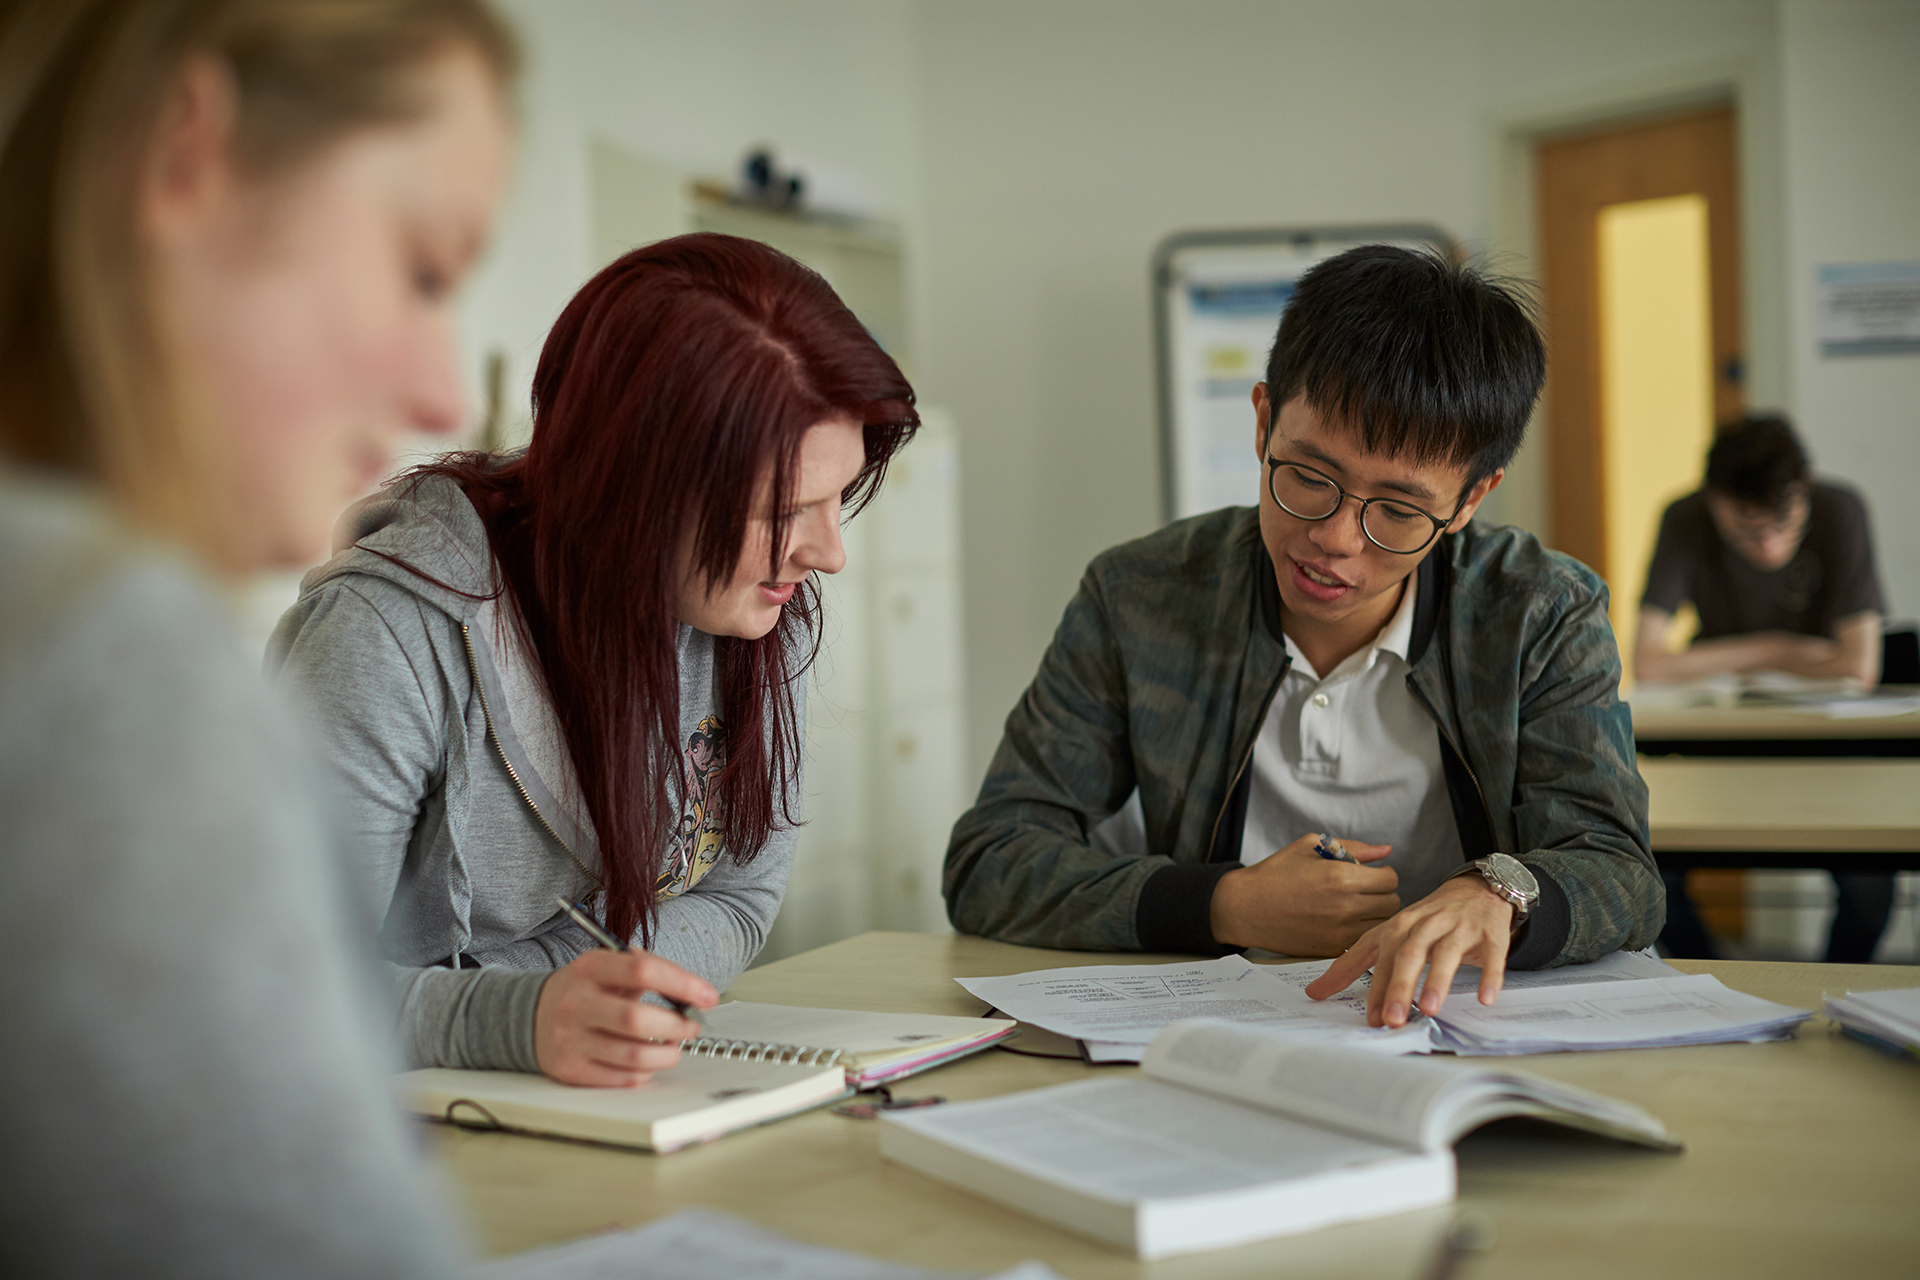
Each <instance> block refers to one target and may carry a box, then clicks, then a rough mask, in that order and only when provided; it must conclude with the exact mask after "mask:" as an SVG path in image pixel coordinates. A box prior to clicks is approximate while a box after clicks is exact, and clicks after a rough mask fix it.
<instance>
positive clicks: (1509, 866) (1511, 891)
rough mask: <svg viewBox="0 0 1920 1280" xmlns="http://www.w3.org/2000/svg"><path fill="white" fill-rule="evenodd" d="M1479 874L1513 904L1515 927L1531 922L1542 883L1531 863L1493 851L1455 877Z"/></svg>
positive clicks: (1456, 873)
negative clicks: (1530, 867)
mask: <svg viewBox="0 0 1920 1280" xmlns="http://www.w3.org/2000/svg"><path fill="white" fill-rule="evenodd" d="M1469 873H1477V874H1478V875H1480V876H1481V877H1482V878H1483V879H1485V880H1486V882H1487V887H1488V888H1490V889H1492V890H1493V891H1494V892H1495V893H1497V894H1499V895H1500V896H1501V897H1503V898H1505V899H1506V900H1507V901H1508V902H1511V903H1512V904H1513V927H1514V928H1516V929H1518V928H1519V927H1520V926H1521V925H1523V924H1525V923H1526V922H1527V916H1528V915H1529V914H1531V913H1532V911H1533V906H1534V904H1535V903H1536V902H1538V901H1540V882H1539V881H1538V880H1535V879H1534V878H1533V872H1531V871H1529V870H1527V864H1526V863H1524V862H1522V861H1520V859H1518V858H1515V857H1513V856H1511V855H1510V854H1505V853H1490V854H1488V855H1487V856H1486V857H1484V858H1475V859H1474V860H1473V861H1472V862H1469V863H1468V864H1467V865H1466V866H1464V867H1461V868H1460V869H1459V870H1458V871H1456V872H1454V873H1453V875H1452V876H1448V877H1447V879H1449V880H1451V879H1453V876H1464V875H1467V874H1469Z"/></svg>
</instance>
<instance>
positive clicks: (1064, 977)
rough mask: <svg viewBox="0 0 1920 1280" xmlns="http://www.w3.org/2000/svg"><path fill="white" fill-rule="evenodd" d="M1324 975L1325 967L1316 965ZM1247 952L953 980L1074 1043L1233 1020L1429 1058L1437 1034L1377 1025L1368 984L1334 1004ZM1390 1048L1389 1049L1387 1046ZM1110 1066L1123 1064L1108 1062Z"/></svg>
mask: <svg viewBox="0 0 1920 1280" xmlns="http://www.w3.org/2000/svg"><path fill="white" fill-rule="evenodd" d="M1314 963H1315V964H1317V965H1318V966H1319V967H1320V968H1321V969H1324V968H1325V962H1324V961H1321V962H1314ZM1300 968H1302V966H1298V965H1289V966H1278V965H1256V964H1250V963H1249V962H1248V961H1247V960H1246V959H1245V958H1243V957H1241V956H1222V957H1221V958H1220V959H1218V960H1196V961H1193V962H1191V963H1187V964H1136V965H1126V964H1108V965H1087V966H1084V967H1080V968H1071V969H1040V970H1036V971H1034V972H1032V973H1016V974H1009V975H1006V976H1004V977H997V978H958V979H955V981H957V982H959V984H960V985H961V986H963V987H965V988H966V989H967V990H968V991H970V992H972V993H973V994H974V995H976V996H978V997H979V998H980V999H982V1000H985V1001H986V1002H987V1003H988V1004H990V1005H992V1006H993V1007H994V1008H996V1009H998V1010H1000V1012H1002V1013H1004V1014H1006V1015H1007V1016H1008V1017H1010V1018H1018V1019H1019V1020H1020V1021H1022V1022H1025V1023H1030V1024H1032V1025H1033V1026H1037V1027H1044V1028H1046V1029H1047V1030H1048V1031H1052V1032H1056V1033H1058V1034H1060V1035H1063V1036H1071V1037H1073V1038H1074V1039H1076V1040H1086V1041H1091V1042H1101V1043H1103V1044H1106V1045H1120V1044H1132V1045H1145V1044H1146V1043H1147V1041H1149V1040H1151V1039H1153V1035H1154V1032H1156V1031H1158V1030H1159V1029H1160V1028H1162V1027H1164V1026H1167V1025H1169V1024H1170V1023H1175V1022H1179V1021H1180V1020H1181V1019H1183V1018H1226V1019H1228V1020H1229V1021H1233V1022H1240V1023H1246V1024H1249V1025H1252V1026H1258V1027H1262V1028H1265V1029H1268V1030H1272V1031H1274V1032H1277V1033H1285V1034H1287V1035H1288V1036H1289V1037H1298V1038H1300V1039H1303V1040H1309V1041H1313V1042H1316V1043H1335V1042H1338V1043H1350V1042H1351V1043H1366V1042H1375V1043H1373V1044H1371V1045H1369V1047H1379V1048H1383V1049H1386V1051H1388V1052H1397V1053H1424V1052H1426V1051H1427V1049H1428V1047H1429V1043H1430V1040H1431V1035H1432V1032H1431V1028H1430V1027H1429V1026H1428V1024H1427V1022H1426V1020H1425V1019H1423V1018H1416V1019H1414V1020H1413V1021H1412V1022H1409V1023H1408V1024H1407V1026H1405V1027H1401V1028H1397V1029H1392V1030H1390V1029H1388V1028H1384V1027H1369V1026H1367V1020H1366V1003H1367V989H1366V986H1365V980H1364V979H1363V980H1362V981H1361V982H1356V983H1355V984H1354V985H1352V986H1351V987H1349V988H1347V990H1346V991H1344V992H1342V993H1341V994H1339V995H1337V996H1334V997H1333V998H1332V999H1329V1000H1309V999H1308V998H1307V996H1306V993H1305V992H1304V991H1303V990H1302V988H1303V987H1304V986H1305V985H1306V983H1307V982H1308V981H1311V980H1312V978H1311V977H1308V978H1307V979H1306V980H1305V981H1301V980H1298V979H1296V978H1295V976H1294V975H1293V974H1291V973H1284V972H1280V970H1283V969H1300ZM1389 1046H1391V1047H1389ZM1107 1060H1109V1061H1111V1060H1116V1059H1112V1058H1109V1059H1107Z"/></svg>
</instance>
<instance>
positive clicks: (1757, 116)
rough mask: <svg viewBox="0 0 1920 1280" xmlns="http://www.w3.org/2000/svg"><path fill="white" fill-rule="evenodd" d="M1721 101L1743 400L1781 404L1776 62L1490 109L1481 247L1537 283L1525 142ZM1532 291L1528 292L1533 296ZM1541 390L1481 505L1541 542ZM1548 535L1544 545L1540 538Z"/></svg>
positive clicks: (1544, 485)
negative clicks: (1732, 206) (1732, 177)
mask: <svg viewBox="0 0 1920 1280" xmlns="http://www.w3.org/2000/svg"><path fill="white" fill-rule="evenodd" d="M1722 103H1731V105H1732V106H1733V109H1734V119H1735V129H1736V134H1735V137H1736V143H1737V146H1738V151H1739V157H1738V158H1739V164H1740V241H1741V245H1740V260H1741V268H1740V273H1741V294H1742V296H1741V311H1742V316H1741V320H1742V326H1743V331H1744V335H1745V364H1746V369H1745V373H1746V387H1747V405H1748V407H1749V408H1754V409H1764V408H1784V407H1787V406H1788V405H1789V392H1790V389H1791V388H1790V386H1789V382H1788V379H1789V376H1790V373H1789V370H1790V361H1789V359H1788V355H1789V347H1788V342H1789V339H1788V332H1787V279H1786V228H1785V222H1784V215H1783V209H1784V204H1785V201H1784V199H1783V185H1782V184H1783V176H1782V175H1783V164H1782V160H1781V145H1782V142H1781V127H1780V92H1779V74H1778V68H1777V67H1776V66H1774V65H1773V60H1772V59H1767V60H1766V61H1765V62H1761V61H1753V60H1742V61H1728V62H1723V63H1713V64H1707V65H1696V66H1693V67H1691V68H1685V69H1681V70H1677V71H1674V72H1672V73H1670V74H1662V75H1654V76H1648V77H1641V78H1636V79H1632V80H1622V81H1615V82H1612V83H1602V84H1598V85H1589V86H1585V87H1581V88H1577V89H1570V90H1568V91H1566V92H1565V93H1558V94H1552V95H1545V96H1539V97H1534V98H1530V99H1527V100H1524V101H1522V102H1519V103H1516V104H1514V105H1512V106H1510V107H1508V108H1505V109H1502V110H1497V111H1494V112H1491V113H1490V114H1489V115H1488V118H1487V128H1486V133H1485V135H1484V136H1485V137H1486V139H1487V147H1488V150H1489V153H1490V155H1491V157H1492V160H1493V165H1492V168H1493V175H1492V176H1493V183H1494V189H1493V193H1492V202H1491V205H1492V225H1493V234H1492V237H1491V240H1490V243H1489V245H1488V250H1489V258H1490V260H1491V262H1492V265H1493V267H1494V269H1495V270H1497V271H1499V272H1500V273H1502V274H1505V275H1509V276H1514V277H1517V278H1519V279H1521V280H1524V281H1526V282H1527V283H1528V284H1529V285H1530V286H1532V287H1533V288H1534V289H1536V290H1537V289H1538V288H1539V286H1540V275H1541V268H1540V259H1541V252H1540V241H1539V228H1538V220H1537V218H1536V217H1535V209H1534V200H1535V196H1536V192H1537V190H1538V181H1537V179H1538V174H1537V172H1536V168H1537V166H1536V165H1535V163H1534V148H1535V147H1537V146H1538V145H1539V144H1540V143H1541V142H1542V141H1544V140H1545V139H1548V138H1551V137H1554V136H1556V135H1560V134H1567V133H1578V132H1586V131H1589V130H1595V129H1606V128H1612V127H1615V126H1620V125H1630V124H1636V123H1640V122H1642V121H1646V120H1652V119H1657V118H1659V117H1661V116H1670V115H1677V114H1680V113H1682V112H1685V111H1688V110H1698V109H1701V108H1705V107H1710V106H1714V105H1716V104H1722ZM1536 296H1537V295H1536ZM1548 426H1549V424H1548V422H1547V408H1546V400H1545V397H1544V396H1543V397H1542V398H1541V402H1540V404H1539V405H1538V406H1536V408H1535V411H1534V419H1533V421H1532V423H1530V424H1529V427H1528V431H1527V439H1526V443H1525V444H1524V445H1523V446H1522V447H1521V449H1520V452H1519V453H1518V454H1517V455H1516V456H1515V457H1514V460H1513V462H1512V463H1511V464H1509V465H1508V467H1507V478H1506V481H1505V482H1504V483H1503V484H1501V486H1500V487H1499V488H1498V489H1496V490H1494V492H1493V493H1492V494H1491V495H1489V497H1488V500H1487V502H1486V503H1485V505H1484V507H1483V512H1484V514H1485V516H1486V517H1487V518H1488V519H1491V520H1496V521H1499V522H1501V523H1505V524H1515V525H1519V526H1520V527H1521V528H1523V529H1526V530H1528V531H1530V532H1532V533H1534V534H1537V535H1538V536H1539V537H1540V538H1541V539H1542V540H1547V539H1550V538H1551V536H1552V528H1553V519H1552V517H1553V500H1552V477H1551V474H1550V472H1549V471H1548V467H1547V446H1546V444H1545V440H1546V436H1547V430H1548ZM1549 545H1551V544H1550V543H1549Z"/></svg>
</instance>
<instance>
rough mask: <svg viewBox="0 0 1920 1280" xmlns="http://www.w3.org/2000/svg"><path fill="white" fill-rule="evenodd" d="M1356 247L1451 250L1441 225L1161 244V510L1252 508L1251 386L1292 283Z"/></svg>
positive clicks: (1294, 231) (1195, 237)
mask: <svg viewBox="0 0 1920 1280" xmlns="http://www.w3.org/2000/svg"><path fill="white" fill-rule="evenodd" d="M1359 244H1393V245H1399V246H1401V247H1403V248H1409V249H1437V250H1439V251H1440V252H1442V253H1449V252H1451V248H1452V241H1451V239H1450V238H1449V237H1448V236H1447V234H1446V233H1445V232H1444V231H1442V230H1440V229H1439V228H1438V227H1433V226H1427V225H1424V224H1421V225H1399V226H1380V227H1315V228H1274V229H1271V230H1255V231H1198V232H1183V233H1180V234H1177V235H1173V236H1169V237H1167V239H1165V240H1163V241H1161V243H1160V247H1159V248H1158V249H1157V250H1156V251H1155V252H1154V258H1153V280H1154V320H1155V326H1154V327H1155V332H1156V338H1157V348H1158V349H1157V351H1156V352H1155V363H1156V367H1157V368H1156V371H1157V374H1158V380H1159V391H1160V491H1161V504H1162V511H1161V514H1162V516H1163V517H1164V518H1165V519H1167V520H1179V519H1183V518H1184V517H1186V516H1191V515H1199V514H1200V513H1201V512H1203V511H1212V510H1215V509H1216V508H1219V507H1228V506H1251V505H1253V503H1254V501H1255V500H1256V498H1257V496H1258V494H1259V492H1260V460H1259V458H1258V457H1257V456H1255V453H1254V445H1255V441H1254V438H1253V421H1254V420H1253V399H1252V397H1253V387H1254V384H1255V383H1257V382H1259V381H1260V380H1261V379H1262V378H1263V377H1264V376H1265V374H1266V366H1267V352H1268V351H1269V350H1270V349H1271V348H1272V346H1273V334H1274V330H1275V328H1277V327H1278V325H1279V323H1280V313H1281V312H1282V311H1284V310H1285V309H1286V305H1287V300H1288V299H1289V298H1290V297H1292V296H1293V287H1294V285H1295V284H1296V283H1297V282H1298V281H1299V279H1300V277H1301V276H1302V275H1305V274H1306V272H1307V269H1308V268H1310V267H1312V266H1313V264H1314V263H1316V262H1320V261H1321V260H1323V259H1326V258H1331V257H1333V256H1334V255H1335V254H1338V253H1341V252H1343V251H1345V250H1347V249H1351V248H1352V247H1354V246H1355V245H1359Z"/></svg>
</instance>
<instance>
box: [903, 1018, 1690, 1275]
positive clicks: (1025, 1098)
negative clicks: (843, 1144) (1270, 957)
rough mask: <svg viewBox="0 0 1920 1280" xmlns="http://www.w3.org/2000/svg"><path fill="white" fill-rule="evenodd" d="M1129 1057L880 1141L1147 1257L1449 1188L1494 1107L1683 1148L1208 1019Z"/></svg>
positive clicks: (1636, 1129) (1583, 1106) (1480, 1078)
mask: <svg viewBox="0 0 1920 1280" xmlns="http://www.w3.org/2000/svg"><path fill="white" fill-rule="evenodd" d="M1141 1065H1142V1074H1141V1075H1138V1076H1127V1077H1109V1078H1105V1079H1096V1080H1085V1081H1080V1082H1077V1083H1073V1084H1064V1085H1056V1086H1053V1087H1052V1088H1047V1089H1036V1090H1032V1091H1030V1092H1027V1093H1017V1094H1011V1095H1008V1096H1005V1097H999V1098H988V1099H983V1100H981V1101H977V1102H962V1103H954V1104H951V1105H948V1106H945V1107H936V1108H933V1109H931V1110H927V1111H915V1112H894V1113H890V1114H888V1115H887V1116H885V1117H883V1119H882V1128H881V1134H880V1151H881V1154H882V1155H884V1156H885V1157H886V1158H887V1159H889V1160H893V1161H895V1162H897V1163H899V1164H903V1165H906V1166H908V1167H909V1168H913V1169H917V1170H919V1171H920V1172H922V1173H925V1174H927V1175H929V1176H931V1177H934V1178H938V1179H940V1180H942V1181H944V1182H950V1183H952V1184H954V1185H956V1186H959V1187H963V1188H965V1189H966V1190H968V1191H972V1192H974V1193H976V1194H978V1195H981V1196H984V1197H986V1198H987V1199H990V1200H995V1201H998V1202H999V1203H1001V1204H1005V1205H1010V1206H1012V1207H1014V1208H1016V1209H1021V1210H1024V1211H1026V1212H1028V1213H1032V1214H1035V1215H1037V1216H1039V1217H1042V1218H1045V1219H1047V1220H1049V1221H1052V1222H1056V1223H1058V1224H1060V1225H1061V1226H1064V1227H1066V1228H1068V1229H1070V1230H1073V1231H1077V1232H1080V1233H1081V1234H1084V1235H1088V1236H1092V1237H1093V1238H1095V1239H1098V1240H1103V1241H1106V1242H1108V1243H1110V1244H1115V1245H1119V1246H1120V1247H1122V1248H1126V1249H1130V1250H1132V1251H1133V1252H1134V1253H1136V1254H1138V1255H1139V1256H1140V1257H1143V1258H1161V1257H1167V1256H1169V1255H1172V1254H1179V1253H1192V1252H1195V1251H1198V1250H1202V1249H1215V1248H1221V1247H1224V1246H1227V1245H1233V1244H1243V1243H1245V1242H1247V1241H1250V1240H1257V1239H1263V1238H1265V1237H1268V1236H1276V1235H1287V1234H1290V1233H1293V1232H1297V1231H1307V1230H1311V1229H1313V1228H1316V1227H1322V1226H1328V1225H1331V1224H1333V1223H1336V1222H1347V1221H1353V1220H1355V1219H1359V1218H1369V1217H1376V1216H1379V1215H1382V1214H1388V1213H1397V1212H1400V1211H1403V1210H1407V1209H1415V1208H1419V1207H1422V1206H1425V1205H1432V1204H1440V1203H1443V1202H1445V1201H1448V1200H1450V1199H1452V1198H1453V1195H1454V1187H1455V1175H1454V1159H1453V1152H1452V1150H1451V1147H1452V1144H1453V1143H1454V1142H1455V1141H1456V1140H1457V1139H1458V1138H1459V1137H1460V1136H1461V1135H1462V1134H1464V1133H1466V1132H1468V1131H1469V1130H1472V1129H1474V1128H1477V1127H1478V1126H1480V1125H1482V1124H1485V1123H1486V1122H1488V1121H1490V1120H1496V1119H1501V1118H1504V1117H1509V1116H1530V1117H1536V1118H1539V1119H1543V1120H1548V1121H1552V1122H1556V1123H1559V1124H1563V1125H1568V1126H1571V1127H1573V1128H1578V1129H1584V1130H1588V1131H1590V1132H1594V1133H1599V1134H1604V1135H1606V1136H1608V1137H1613V1138H1618V1139H1621V1140H1624V1141H1628V1142H1634V1143H1639V1144H1641V1145H1645V1146H1649V1147H1654V1148H1656V1149H1660V1150H1666V1151H1674V1150H1678V1149H1679V1144H1678V1143H1677V1142H1675V1140H1674V1139H1673V1137H1672V1135H1670V1134H1669V1133H1668V1132H1667V1130H1666V1127H1665V1126H1664V1125H1662V1124H1661V1123H1660V1121H1659V1120H1657V1119H1655V1118H1654V1117H1653V1116H1652V1115H1650V1114H1648V1113H1647V1112H1645V1111H1643V1110H1641V1109H1640V1108H1638V1107H1635V1106H1632V1105H1630V1104H1628V1103H1624V1102H1619V1101H1616V1100H1614V1099H1611V1098H1606V1097H1602V1096H1600V1095H1598V1094H1594V1093H1589V1092H1587V1091H1585V1090H1582V1089H1576V1088H1573V1087H1571V1086H1568V1085H1563V1084H1558V1083H1556V1082H1553V1081H1549V1080H1543V1079H1539V1078H1537V1077H1533V1076H1525V1075H1520V1074H1517V1073H1511V1072H1501V1071H1491V1070H1487V1069H1484V1068H1477V1067H1470V1066H1467V1065H1466V1064H1464V1063H1456V1062H1447V1061H1443V1060H1437V1059H1433V1058H1423V1057H1418V1056H1399V1055H1389V1054H1379V1053H1371V1052H1368V1051H1366V1050H1363V1049H1354V1048H1351V1047H1347V1046H1340V1045H1318V1044H1301V1043H1299V1042H1297V1041H1294V1040H1290V1039H1286V1038H1283V1037H1282V1036H1279V1035H1275V1034H1273V1033H1271V1032H1270V1031H1268V1030H1266V1029H1265V1028H1261V1027H1257V1026H1246V1025H1242V1024H1238V1023H1231V1022H1223V1021H1219V1020H1216V1019H1202V1020H1197V1021H1193V1022H1182V1023H1176V1024H1175V1025H1173V1026H1171V1027H1168V1028H1166V1029H1165V1030H1163V1031H1161V1032H1160V1033H1159V1034H1158V1035H1156V1036H1155V1037H1154V1039H1153V1042H1152V1043H1151V1044H1150V1045H1149V1046H1148V1048H1147V1052H1146V1055H1145V1058H1144V1060H1143V1062H1142V1064H1141Z"/></svg>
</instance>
